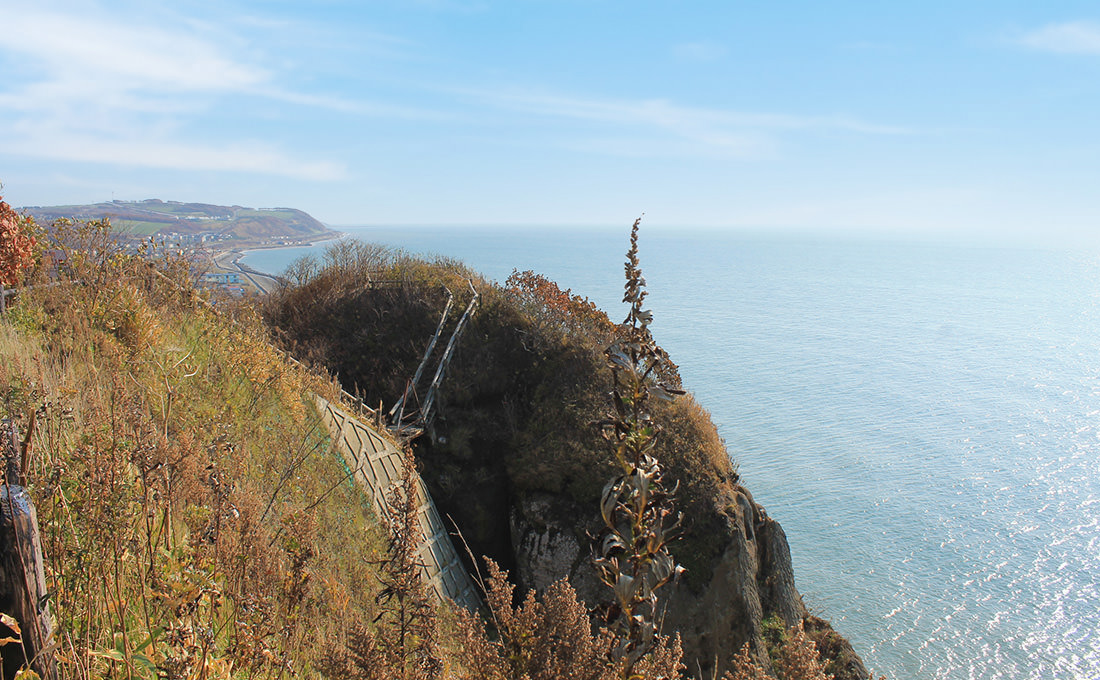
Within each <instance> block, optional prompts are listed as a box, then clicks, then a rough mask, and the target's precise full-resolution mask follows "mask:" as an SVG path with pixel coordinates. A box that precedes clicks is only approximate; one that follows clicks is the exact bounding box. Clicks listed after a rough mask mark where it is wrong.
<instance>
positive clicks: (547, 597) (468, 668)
mask: <svg viewBox="0 0 1100 680" xmlns="http://www.w3.org/2000/svg"><path fill="white" fill-rule="evenodd" d="M486 562H487V565H488V580H487V583H486V604H487V606H488V609H489V612H490V620H491V623H492V627H491V628H489V627H488V626H486V623H485V621H484V620H483V619H481V618H480V617H479V616H477V615H476V614H471V613H469V612H459V614H458V625H457V628H458V641H457V642H458V644H459V649H458V651H459V658H458V664H459V666H460V667H459V668H457V669H455V676H454V677H455V678H457V679H458V680H558V679H562V680H614V679H617V678H620V677H622V675H621V673H622V671H623V668H624V664H623V661H622V660H621V659H620V658H619V657H618V655H616V654H615V647H616V644H617V641H616V639H615V636H614V635H613V634H612V633H611V631H609V630H607V629H606V628H594V627H593V625H592V621H591V618H590V616H589V613H588V611H587V610H586V609H585V607H584V605H583V604H581V603H580V602H579V601H578V600H577V595H576V592H575V591H574V590H573V588H572V586H570V585H569V583H568V582H567V581H564V580H562V581H558V582H556V583H553V584H551V585H550V586H549V587H548V588H547V589H546V592H545V593H543V594H542V596H541V597H536V595H535V593H534V592H533V591H529V592H528V594H527V597H526V598H525V599H524V600H523V602H522V603H520V604H518V605H513V597H514V594H515V592H514V591H515V586H513V585H512V584H511V583H509V582H508V575H507V573H505V572H503V571H501V569H500V568H499V567H498V566H497V565H496V564H495V563H494V562H492V560H486ZM680 656H681V650H680V642H679V639H678V638H668V637H666V636H658V639H657V640H656V644H655V647H654V649H653V652H652V653H651V654H650V655H649V656H648V657H646V658H645V659H643V660H642V661H641V662H639V663H638V664H637V665H636V666H635V667H634V670H633V675H630V676H629V677H631V678H637V679H638V680H658V679H665V680H674V679H675V678H679V677H681V676H680V671H681V670H682V668H683V667H682V665H681V664H680Z"/></svg>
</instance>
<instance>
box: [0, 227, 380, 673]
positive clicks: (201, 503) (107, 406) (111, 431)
mask: <svg viewBox="0 0 1100 680" xmlns="http://www.w3.org/2000/svg"><path fill="white" fill-rule="evenodd" d="M81 228H84V229H89V227H88V226H87V225H84V226H83V227H81ZM72 236H74V237H81V238H82V239H83V242H84V243H87V241H88V240H97V239H99V238H100V237H101V236H102V234H100V233H97V232H95V231H94V227H93V228H91V231H88V232H86V233H83V234H73V235H72ZM74 241H75V242H76V243H75V244H73V243H70V244H69V245H70V247H71V248H72V250H71V251H69V252H67V253H66V256H67V261H68V263H69V272H70V273H69V275H68V276H63V277H62V279H61V282H60V284H59V285H56V286H53V287H51V288H47V289H40V290H36V291H28V292H25V293H24V294H23V295H22V297H21V300H20V301H19V304H18V305H17V306H15V307H14V308H13V309H12V310H10V313H9V314H8V316H7V317H6V318H4V319H3V320H2V321H0V416H2V417H5V418H13V419H15V420H16V421H17V423H19V424H21V425H22V426H23V427H24V428H25V427H26V426H27V424H28V423H29V421H30V418H29V416H30V414H31V413H32V412H34V413H36V416H37V417H36V429H35V438H34V441H35V448H34V455H33V457H32V459H31V465H30V470H28V477H29V484H30V489H31V493H32V497H33V498H34V500H35V503H36V505H37V508H38V516H39V521H40V524H41V532H42V537H43V543H44V550H45V555H46V568H47V580H48V587H49V592H50V593H51V595H52V598H51V607H52V611H53V614H54V616H55V618H56V620H57V631H58V642H59V649H58V658H59V662H60V665H61V670H62V673H63V675H64V677H71V678H93V677H95V678H101V677H125V678H134V677H149V678H153V677H162V678H219V677H236V676H240V675H242V674H243V675H247V676H249V677H272V678H274V677H285V676H289V675H300V674H305V675H311V674H314V672H313V671H311V670H310V669H311V668H313V664H314V661H315V657H316V654H315V650H318V649H319V648H320V647H321V646H322V644H323V643H325V642H327V641H331V640H341V639H343V637H344V636H345V635H346V634H347V632H348V630H350V629H351V627H352V626H353V624H354V623H355V622H357V621H360V620H364V619H367V618H370V617H371V616H372V615H373V612H374V609H375V604H374V592H375V590H376V589H377V586H376V583H377V579H376V578H375V577H374V571H375V568H374V567H373V566H372V565H371V562H374V561H377V559H376V558H377V554H378V549H379V547H380V546H381V542H380V541H379V532H378V530H377V528H376V527H375V525H374V523H373V521H372V513H371V512H370V510H369V508H368V506H367V504H366V502H365V500H364V498H363V495H362V494H361V493H360V491H359V489H357V488H356V487H354V486H353V485H352V484H351V483H350V482H347V481H343V482H342V480H346V474H345V472H344V469H343V467H342V463H341V462H340V460H339V458H338V457H337V456H335V455H333V453H332V451H331V450H330V445H329V442H328V438H327V433H326V431H325V429H324V427H323V425H322V424H321V423H320V420H319V419H318V417H317V416H316V414H315V413H314V412H313V410H312V407H311V406H310V402H309V400H308V395H309V393H310V392H311V391H316V390H329V389H330V387H329V386H327V385H326V384H325V381H324V380H321V379H319V378H316V377H314V376H312V375H310V374H309V373H307V372H305V371H304V370H302V369H300V368H298V367H295V366H293V365H291V364H289V363H288V362H287V361H285V359H283V358H282V357H281V356H280V355H279V354H278V353H277V352H276V351H275V350H274V349H272V348H271V347H270V345H268V344H267V342H266V337H265V333H264V331H263V328H262V326H261V325H260V324H259V323H258V321H257V320H256V319H255V318H253V317H251V316H250V315H249V314H248V313H241V314H239V315H238V318H237V319H236V320H230V319H229V318H227V317H226V316H224V315H219V314H215V313H213V312H211V311H210V310H209V309H208V308H207V307H205V306H203V305H202V304H200V303H199V302H198V300H197V298H196V296H195V293H194V291H193V290H192V289H190V287H189V285H188V282H187V280H186V278H185V276H184V274H185V273H186V268H183V267H173V266H163V263H161V266H159V267H158V268H157V269H156V270H155V272H154V271H153V270H151V269H150V267H149V264H148V261H147V260H143V259H139V258H129V257H125V256H122V255H120V254H119V253H117V252H113V251H112V250H111V249H110V248H104V249H101V250H99V251H98V252H96V253H89V252H87V251H84V250H80V249H79V247H80V239H78V238H74Z"/></svg>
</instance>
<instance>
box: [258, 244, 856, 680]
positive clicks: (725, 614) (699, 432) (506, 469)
mask: <svg viewBox="0 0 1100 680" xmlns="http://www.w3.org/2000/svg"><path fill="white" fill-rule="evenodd" d="M337 247H338V248H340V249H341V250H342V252H340V253H337V254H336V255H335V256H326V261H327V262H328V263H329V264H328V265H327V266H325V267H320V266H316V265H315V266H301V267H298V268H297V269H298V271H299V273H300V275H299V277H298V278H299V279H300V280H301V284H300V285H298V286H295V287H288V288H286V289H284V290H282V291H281V292H279V293H278V294H276V295H274V296H272V298H271V299H270V300H269V302H268V305H267V309H266V312H265V316H266V318H267V320H268V322H269V324H270V325H271V326H272V328H273V329H274V330H275V332H276V334H277V335H279V336H280V337H281V338H282V341H283V342H284V343H285V344H286V345H287V347H288V349H290V350H291V351H293V352H294V353H295V354H297V355H298V356H301V357H305V358H307V359H308V360H311V361H314V362H317V363H320V364H323V365H324V366H326V367H327V368H328V369H329V370H330V371H332V372H333V373H335V374H336V375H337V376H339V378H340V380H341V381H342V382H343V384H344V385H345V387H346V388H347V389H348V390H349V391H353V392H355V391H357V392H359V393H360V394H361V395H362V396H363V398H364V400H365V401H366V402H367V403H369V404H377V403H380V402H381V403H383V404H386V405H389V404H392V403H393V402H394V401H395V399H396V398H397V397H399V396H400V395H401V394H403V393H404V392H405V391H406V389H407V388H408V387H409V385H410V378H411V377H412V376H413V375H414V373H415V372H416V369H417V366H418V365H419V364H420V362H421V356H422V354H423V353H424V351H425V348H426V347H427V346H428V345H429V339H430V338H431V337H432V336H433V335H434V334H435V331H436V328H437V326H438V325H439V324H440V319H441V314H442V312H443V310H444V308H445V307H446V304H447V300H448V297H449V296H450V295H453V296H454V297H455V298H456V300H455V302H456V303H457V304H458V305H460V306H458V309H461V308H462V306H463V305H465V302H466V301H467V299H468V298H469V296H470V293H469V287H468V282H469V283H470V284H472V287H473V288H474V289H476V290H477V291H478V292H479V294H480V308H479V310H478V313H477V314H476V316H474V317H473V319H472V321H471V322H470V324H469V327H468V328H467V329H466V331H465V334H464V335H463V337H462V340H461V345H460V347H459V349H458V351H457V352H456V353H455V354H454V360H453V362H452V363H451V364H450V365H449V366H448V368H447V370H446V378H445V383H444V385H443V386H442V388H441V389H440V390H439V392H438V395H437V397H436V407H435V410H434V411H433V413H432V414H431V415H430V417H429V418H428V419H427V421H426V422H425V423H424V424H425V425H426V426H427V431H426V434H425V436H422V437H420V438H419V439H417V440H416V444H415V445H416V455H417V459H418V462H419V465H420V466H421V467H422V470H421V474H422V476H423V478H424V480H425V482H426V483H427V485H428V487H429V489H430V490H431V493H432V495H433V497H434V498H435V501H436V503H437V505H438V506H439V509H440V511H441V513H442V514H443V515H444V516H445V517H449V518H451V519H452V520H453V521H454V523H455V524H456V526H457V528H458V529H459V530H460V531H461V533H462V535H463V538H464V539H465V541H466V542H467V543H468V544H469V546H470V548H471V550H472V552H473V553H474V554H475V555H484V556H487V557H490V558H492V559H493V560H495V561H496V562H498V563H499V564H501V565H502V566H504V567H505V568H506V569H508V570H509V571H510V572H511V573H512V575H513V578H514V579H515V580H516V581H517V582H518V585H519V586H520V589H521V591H520V592H523V591H524V590H526V589H535V590H536V591H542V590H544V589H545V588H546V587H547V586H549V584H551V583H552V582H554V581H556V580H558V579H561V578H568V579H569V580H570V581H571V583H572V584H573V586H574V587H575V588H576V590H577V592H578V594H579V595H580V596H581V598H582V599H583V600H584V601H585V602H586V603H587V604H589V605H590V606H592V607H593V608H596V607H597V606H598V605H599V604H600V602H601V601H602V600H605V599H606V597H607V596H606V593H605V592H604V590H605V588H604V587H603V586H602V585H600V584H599V583H598V581H597V579H596V575H595V572H594V570H593V568H592V565H591V559H590V558H591V548H590V546H591V544H592V539H591V536H594V535H595V534H596V533H597V531H598V528H599V524H598V519H599V516H598V510H597V508H598V500H599V497H600V493H601V490H602V487H603V484H604V483H605V482H606V481H607V480H608V479H609V478H610V476H611V473H612V466H611V461H610V460H609V457H608V456H607V453H606V444H605V443H604V441H603V440H602V438H601V436H600V434H599V428H598V427H596V426H595V423H596V422H597V421H599V420H601V419H602V418H603V417H604V415H605V414H606V413H607V411H608V409H609V406H610V405H609V401H608V396H607V392H608V390H609V388H610V374H609V371H608V369H607V367H606V363H605V358H604V355H603V349H604V348H605V347H607V346H608V344H610V341H611V340H612V339H613V338H614V337H615V334H616V332H617V326H616V325H615V324H613V323H612V322H611V321H610V320H609V319H608V317H607V315H606V314H604V313H603V312H602V311H600V310H598V309H596V308H595V306H594V305H592V304H591V303H589V302H588V301H587V300H586V299H584V298H583V297H580V296H577V295H574V294H572V292H571V291H562V290H560V289H559V288H558V287H557V286H556V285H555V284H553V282H550V281H548V280H546V279H545V278H543V277H541V276H538V275H537V274H533V273H531V272H524V273H516V274H514V275H513V276H512V277H511V278H509V279H508V281H507V282H506V283H505V284H504V285H496V284H491V283H490V282H487V281H485V280H484V279H482V278H481V277H479V276H478V275H477V274H476V273H474V272H472V271H470V270H468V269H467V268H465V267H464V266H462V265H461V264H459V263H456V262H454V261H449V260H439V261H434V262H427V261H424V260H420V259H417V258H410V257H407V256H403V255H394V254H392V253H389V252H387V251H386V250H384V249H382V248H379V247H376V246H369V245H363V244H356V243H353V242H341V243H340V244H339V245H338V246H337ZM464 291H465V292H464ZM464 296H465V298H464ZM456 323H457V320H456V319H455V318H453V316H452V317H451V318H445V319H444V320H443V322H442V329H443V330H442V337H443V338H447V337H448V336H449V333H450V332H451V331H452V330H453V329H454V327H455V325H456ZM438 344H439V347H438V348H437V349H435V350H434V351H433V352H430V353H429V354H430V357H429V359H430V360H429V361H428V365H429V366H433V367H434V366H435V365H436V364H437V362H438V359H439V355H440V354H442V352H443V349H442V346H443V345H445V344H446V343H445V342H439V343H438ZM662 377H663V378H664V379H666V380H670V381H673V382H678V380H679V377H678V375H676V371H675V367H674V366H672V367H671V369H670V370H669V375H666V376H662ZM409 394H410V397H409V400H408V404H407V409H408V411H409V412H410V413H414V414H415V413H416V410H417V409H418V408H421V407H422V405H421V404H420V400H422V399H423V398H424V396H425V395H424V387H423V386H421V387H420V388H417V386H415V385H414V386H413V389H411V390H410V391H409ZM653 417H654V420H655V421H656V422H658V423H659V424H660V425H661V427H662V429H663V432H662V434H661V436H660V437H659V439H658V443H657V449H656V456H657V457H658V458H659V459H660V460H661V461H662V466H663V468H664V470H665V476H666V480H668V481H670V482H671V483H676V484H678V485H679V487H678V491H677V494H676V506H677V508H678V509H679V510H681V511H682V512H683V514H684V518H685V522H684V526H685V532H684V535H683V537H682V539H681V540H679V541H676V542H674V543H673V544H672V545H671V546H670V547H671V550H672V553H673V555H674V557H675V558H676V560H677V561H678V562H679V563H681V564H682V565H684V566H685V567H686V568H687V573H686V575H685V577H684V578H682V579H681V580H680V581H679V582H678V583H677V584H676V585H675V586H674V587H671V588H666V591H668V592H667V593H666V594H665V595H664V596H663V604H662V607H663V617H664V624H663V627H664V631H665V632H666V633H672V632H678V633H679V634H680V635H681V636H682V641H683V647H684V661H685V662H686V663H687V664H688V667H689V673H691V674H696V673H699V672H702V674H703V677H711V674H712V673H713V672H715V671H717V675H718V676H720V675H721V674H722V672H724V671H725V670H726V669H727V668H728V664H729V661H730V659H731V658H732V656H733V655H734V654H736V653H737V652H738V651H739V650H740V649H741V647H742V646H743V645H745V644H746V643H747V644H748V645H749V647H750V649H751V652H752V654H753V656H754V657H755V658H756V659H757V661H758V662H759V663H760V664H761V665H762V666H764V667H765V668H769V667H771V660H770V659H771V652H772V651H773V650H774V649H775V647H776V646H777V644H778V640H777V639H775V638H776V636H775V635H774V634H773V633H774V632H775V631H779V633H780V634H782V633H783V632H784V631H786V630H787V628H789V627H790V626H793V625H795V624H797V623H799V622H803V625H804V627H805V630H806V631H807V633H808V634H809V635H810V636H811V637H812V638H813V639H814V641H815V642H816V643H817V645H818V648H819V650H820V651H821V652H822V657H823V660H824V661H826V663H827V668H826V670H827V672H830V673H833V674H835V676H836V677H837V678H867V677H869V675H868V673H867V670H866V668H865V667H864V665H863V663H862V661H860V659H859V656H858V655H857V654H856V653H855V651H854V650H853V649H852V647H851V645H849V644H848V643H847V641H846V640H844V639H843V638H842V637H841V636H840V635H838V634H837V633H836V632H835V631H833V630H832V629H831V627H830V626H829V625H828V623H827V622H824V621H822V620H821V619H818V618H816V617H813V616H810V615H809V614H808V612H807V610H806V607H805V606H804V604H803V602H802V598H801V596H800V595H799V593H798V590H797V588H796V587H795V581H794V574H793V570H792V567H791V557H790V551H789V549H788V546H787V540H786V536H785V534H784V533H783V530H782V528H781V527H780V526H779V524H778V523H777V522H775V521H774V520H773V519H771V518H770V517H769V516H768V514H767V513H766V512H765V510H764V509H763V508H762V507H761V506H760V505H759V504H757V503H756V502H755V501H754V500H753V498H752V495H751V494H750V493H749V492H748V490H747V489H745V488H744V486H742V484H741V480H740V477H739V475H738V474H737V471H736V469H735V467H734V465H733V464H732V463H731V461H730V457H729V454H728V452H727V451H726V448H725V445H724V443H723V442H722V440H721V439H720V437H719V436H718V433H717V430H716V429H715V426H714V424H713V422H712V421H711V419H710V416H709V414H708V413H707V412H706V411H705V410H704V409H703V408H702V407H701V406H700V405H699V404H698V403H696V402H695V401H694V399H692V398H691V397H690V396H685V397H681V398H679V399H677V400H675V401H673V402H671V403H661V404H660V405H659V406H658V407H655V408H653ZM470 566H471V568H473V567H474V566H475V565H470Z"/></svg>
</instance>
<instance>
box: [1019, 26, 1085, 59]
mask: <svg viewBox="0 0 1100 680" xmlns="http://www.w3.org/2000/svg"><path fill="white" fill-rule="evenodd" d="M1020 43H1021V44H1023V45H1026V46H1027V47H1031V48H1033V49H1037V50H1043V51H1045V52H1059V53H1063V54H1093V55H1100V24H1096V23H1092V22H1089V21H1069V22H1065V23H1059V24H1049V25H1047V26H1043V27H1042V28H1039V29H1037V30H1034V31H1032V32H1030V33H1027V34H1025V35H1024V36H1023V37H1022V38H1021V39H1020Z"/></svg>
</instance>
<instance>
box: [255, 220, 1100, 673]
mask: <svg viewBox="0 0 1100 680" xmlns="http://www.w3.org/2000/svg"><path fill="white" fill-rule="evenodd" d="M347 231H348V232H349V233H350V234H352V235H353V236H354V237H357V238H363V239H366V240H371V241H375V242H380V243H386V244H390V245H393V246H397V247H401V248H403V249H406V250H408V251H411V252H418V253H435V254H444V255H447V256H450V257H454V258H458V259H461V260H463V261H465V262H466V263H467V264H469V265H471V266H472V267H473V268H474V269H477V270H479V271H481V272H483V273H484V274H486V275H487V276H489V277H490V278H493V279H496V280H498V281H503V280H504V278H506V277H507V276H508V274H509V273H510V272H511V271H512V269H513V268H518V269H520V270H523V269H533V270H535V271H538V272H540V273H543V274H545V275H547V276H549V277H550V278H553V279H554V280H556V281H558V283H559V284H560V285H561V286H562V287H563V288H564V287H570V288H572V289H573V290H574V292H577V293H581V294H584V295H587V296H588V297H590V298H591V299H592V300H593V301H595V302H596V303H597V304H599V305H600V306H601V307H603V308H604V309H605V310H607V311H608V312H609V313H610V315H611V317H612V318H613V319H618V318H620V317H622V316H624V315H625V309H624V308H623V306H622V304H621V303H620V302H619V300H620V297H621V290H622V262H623V255H624V253H625V251H626V247H627V245H628V244H627V236H628V230H627V229H625V228H624V229H622V230H618V231H608V230H601V229H591V230H583V229H567V230H555V231H549V230H540V229H530V228H517V229H513V230H501V229H495V230H489V229H470V228H453V229H445V228H400V229H397V228H392V229H384V228H369V229H368V228H363V229H348V230H347ZM316 250H321V248H317V249H316ZM302 252H304V251H303V250H302V249H294V250H291V251H260V252H256V253H253V254H250V255H249V256H248V257H247V258H246V261H247V262H248V263H249V264H251V265H253V266H255V267H257V268H259V269H263V270H268V271H278V270H281V269H282V268H283V267H284V266H285V265H286V264H287V263H288V262H289V261H290V260H291V259H292V258H293V257H296V256H297V255H300V254H301V253H302ZM641 261H642V269H643V271H644V273H645V276H646V279H647V281H648V285H649V291H650V297H649V302H650V307H651V308H652V309H653V311H654V314H655V317H656V321H655V323H654V334H655V335H656V337H657V340H658V342H660V343H661V344H662V345H663V346H664V347H665V348H666V349H667V350H669V352H670V353H671V354H672V357H673V359H674V360H675V361H676V362H677V363H679V365H680V369H681V374H682V375H683V378H684V384H685V385H686V386H687V387H688V388H690V389H691V390H692V391H693V392H694V393H695V394H696V396H697V397H698V398H699V400H700V401H701V402H702V403H703V404H704V405H705V406H706V407H707V408H708V409H709V410H710V411H711V413H712V414H713V416H714V420H715V422H716V423H717V425H718V428H719V430H720V432H721V434H722V436H723V437H724V439H725V441H726V444H727V446H728V448H729V451H730V455H731V456H732V457H733V459H734V461H735V462H736V463H737V464H738V465H739V466H740V470H741V473H742V476H743V477H744V478H745V480H746V484H747V486H748V487H749V488H750V489H751V490H752V491H753V494H754V495H755V497H756V499H757V501H759V502H760V503H762V504H763V505H764V506H765V507H766V508H767V509H768V512H769V513H770V514H771V515H772V516H773V517H775V518H776V519H778V520H779V521H780V522H781V523H782V525H783V527H784V528H785V529H786V531H787V535H788V538H789V540H790V544H791V552H792V556H793V559H794V567H795V575H796V578H797V581H798V585H799V588H800V590H801V592H802V593H803V594H804V595H805V598H806V601H807V604H808V605H809V606H810V609H811V610H812V611H814V612H816V613H818V614H820V615H822V616H825V617H828V618H830V619H832V621H833V623H834V624H835V625H836V627H837V628H838V629H839V630H840V631H841V632H843V633H844V634H845V635H847V636H848V637H849V638H850V639H851V640H852V642H853V643H854V644H855V646H856V648H857V649H858V650H859V651H860V653H861V654H862V655H863V657H864V659H865V660H866V661H867V662H868V664H869V665H870V666H872V667H873V668H874V669H875V670H876V671H879V672H883V673H886V674H887V675H889V676H890V677H892V678H899V679H900V678H1098V677H1100V631H1098V629H1100V586H1098V582H1100V540H1098V537H1100V429H1098V424H1100V254H1098V253H1096V252H1092V253H1084V252H1070V251H1036V250H1012V249H995V248H974V247H962V246H934V245H919V244H900V243H893V244H892V243H886V242H860V241H854V240H830V239H811V238H806V237H799V238H794V237H791V238H781V237H774V236H773V237H764V236H749V235H729V234H717V233H703V232H699V233H670V232H660V231H657V230H653V231H646V230H644V229H643V233H642V237H641Z"/></svg>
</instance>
